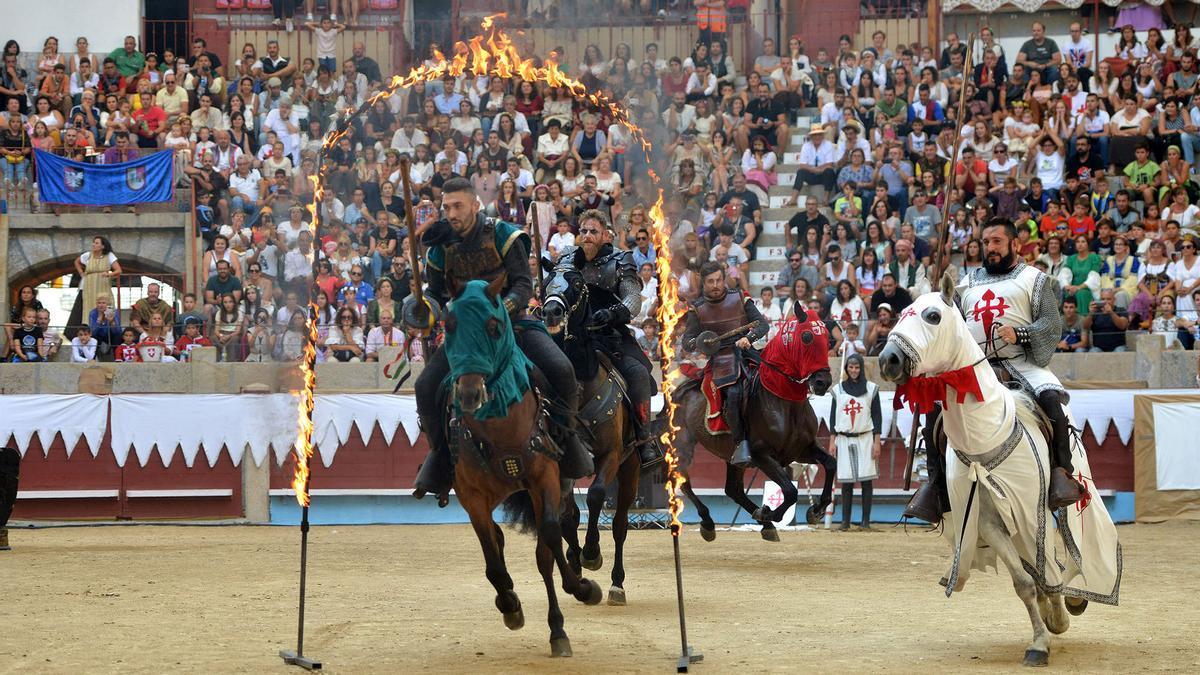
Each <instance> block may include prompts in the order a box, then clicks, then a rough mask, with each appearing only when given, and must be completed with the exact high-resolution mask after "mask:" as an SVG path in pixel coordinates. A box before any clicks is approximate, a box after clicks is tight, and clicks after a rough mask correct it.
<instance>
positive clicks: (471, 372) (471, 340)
mask: <svg viewBox="0 0 1200 675" xmlns="http://www.w3.org/2000/svg"><path fill="white" fill-rule="evenodd" d="M504 282H505V278H504V276H503V275H501V276H500V277H498V278H497V279H496V280H495V281H493V282H491V283H490V284H489V283H487V282H485V281H483V280H478V279H477V280H475V281H471V282H468V283H467V285H466V286H463V287H461V288H460V287H457V286H456V285H453V284H451V286H450V287H449V290H450V292H451V294H452V295H453V296H454V300H453V301H451V302H450V304H449V306H448V307H447V310H446V319H445V322H446V323H445V325H446V341H445V344H444V345H443V347H442V348H443V349H445V350H446V358H447V360H448V361H449V363H450V376H451V377H452V378H453V381H454V387H453V397H454V403H455V404H456V405H457V406H458V408H459V410H461V411H462V412H463V413H465V414H473V413H475V412H476V411H477V410H479V409H480V408H481V407H482V406H483V405H484V404H485V403H487V401H488V400H489V398H490V396H489V394H488V390H487V382H488V381H489V380H491V379H493V377H494V376H495V375H496V373H497V372H498V371H499V370H500V369H501V368H506V367H508V366H509V364H510V362H511V358H512V357H511V355H512V352H513V349H514V348H515V338H514V337H513V332H512V323H511V322H510V320H509V318H508V311H507V310H506V309H505V308H504V303H503V302H501V301H500V291H501V289H503V288H504Z"/></svg>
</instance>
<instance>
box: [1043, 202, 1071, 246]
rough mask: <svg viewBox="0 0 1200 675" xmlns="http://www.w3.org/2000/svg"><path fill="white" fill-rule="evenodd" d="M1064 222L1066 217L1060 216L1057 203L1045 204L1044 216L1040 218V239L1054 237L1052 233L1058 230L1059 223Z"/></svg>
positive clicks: (1060, 212)
mask: <svg viewBox="0 0 1200 675" xmlns="http://www.w3.org/2000/svg"><path fill="white" fill-rule="evenodd" d="M1066 221H1067V217H1066V216H1064V215H1063V214H1062V211H1061V209H1060V208H1059V204H1058V202H1055V201H1052V202H1049V203H1048V204H1046V215H1044V216H1042V222H1041V227H1040V228H1039V229H1040V230H1041V233H1042V237H1043V238H1045V237H1052V236H1054V231H1055V229H1057V228H1058V225H1059V223H1065V222H1066Z"/></svg>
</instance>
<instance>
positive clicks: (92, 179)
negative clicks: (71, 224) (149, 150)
mask: <svg viewBox="0 0 1200 675" xmlns="http://www.w3.org/2000/svg"><path fill="white" fill-rule="evenodd" d="M171 155H172V152H171V151H170V150H164V151H161V152H155V153H153V154H151V155H148V156H146V157H143V158H141V159H135V160H133V161H131V162H121V163H118V164H87V163H84V162H75V161H72V160H69V159H63V158H62V157H59V156H57V155H52V154H50V153H48V152H44V151H42V150H34V161H35V162H36V164H37V181H38V198H39V199H41V201H42V203H44V204H80V205H83V206H124V205H133V204H148V203H151V202H169V201H171V200H172V199H174V186H175V175H174V162H173V161H172V159H171Z"/></svg>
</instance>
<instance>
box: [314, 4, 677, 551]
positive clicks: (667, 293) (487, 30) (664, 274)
mask: <svg viewBox="0 0 1200 675" xmlns="http://www.w3.org/2000/svg"><path fill="white" fill-rule="evenodd" d="M503 16H504V15H503V14H496V15H492V16H489V17H486V18H485V19H483V21H482V22H481V24H480V28H481V30H482V32H481V33H480V34H479V35H476V36H475V37H473V38H471V39H470V40H469V41H468V42H462V41H459V42H457V43H455V46H454V52H455V53H454V55H453V56H452V57H451V58H449V59H446V58H445V56H444V55H442V54H441V53H440V52H439V53H437V54H436V56H437V60H436V62H435V63H434V64H433V65H426V64H424V63H422V64H421V65H419V66H417V67H415V68H412V69H411V70H409V72H408V73H407V74H405V75H395V76H393V77H392V78H391V80H390V81H389V82H388V84H387V85H386V86H385V87H384V88H383V89H382V90H380V91H379V92H377V93H375V94H374V95H373V96H371V97H369V98H368V99H367V100H366V101H364V102H363V104H362V105H361V106H359V107H358V108H347V109H344V110H341V111H339V112H340V115H339V122H338V124H337V127H336V128H335V129H333V130H331V131H330V132H329V133H328V134H326V135H325V138H324V141H323V143H322V145H321V151H320V153H319V154H318V160H317V164H318V167H319V169H318V173H317V175H315V176H313V178H312V180H313V184H314V191H313V192H314V197H313V203H312V204H310V205H309V211H310V213H311V215H312V224H311V227H312V228H313V236H314V239H315V237H316V234H317V233H316V227H317V214H318V208H319V205H320V203H321V201H322V199H323V196H324V190H325V182H326V180H327V178H328V173H327V170H326V168H325V165H324V157H325V153H326V152H328V150H329V149H330V148H332V147H334V146H335V145H336V144H337V143H338V141H339V140H340V139H341V138H343V137H345V136H346V135H347V134H349V133H350V130H351V129H350V122H349V120H350V119H352V118H353V117H356V116H358V115H361V114H364V113H366V112H367V111H368V110H370V108H371V107H372V106H374V105H375V103H377V102H378V101H380V100H383V99H387V98H389V97H391V96H393V95H394V94H395V93H396V92H397V91H399V90H401V89H404V88H408V87H411V86H413V85H414V84H416V83H417V82H428V81H433V80H438V79H441V78H442V77H444V76H453V77H458V76H460V75H464V74H467V75H474V76H476V77H481V76H491V75H495V76H498V77H501V78H504V79H511V78H513V77H518V78H520V79H522V80H525V81H531V82H539V83H546V84H549V85H551V86H553V87H561V88H565V89H566V90H567V91H569V92H570V93H571V95H572V96H573V97H575V98H576V99H582V100H585V101H587V102H589V103H590V104H592V105H593V106H595V107H597V108H600V109H602V110H603V111H605V112H606V113H607V114H608V115H609V116H610V117H611V119H613V120H614V121H616V122H617V123H620V124H623V125H625V126H626V127H627V128H629V129H630V131H631V135H632V137H633V139H634V140H635V141H637V143H638V144H639V145H640V147H641V149H642V152H643V153H645V154H646V155H647V156H648V155H649V153H650V152H651V150H652V145H651V143H650V141H649V140H647V139H646V137H645V134H644V133H643V132H642V129H641V128H640V127H639V126H638V125H637V123H636V122H635V121H634V120H633V119H631V118H630V115H629V112H628V110H626V109H625V107H624V106H623V105H622V104H621V103H620V102H618V101H612V100H610V99H608V98H607V97H606V96H604V95H603V94H598V93H592V92H590V91H588V89H587V87H586V86H585V85H584V84H583V83H582V82H580V81H579V80H576V79H575V78H573V77H571V76H570V75H568V74H566V73H564V72H563V71H562V70H561V69H560V68H559V65H558V64H557V63H555V62H554V61H552V60H549V61H545V62H544V63H542V64H541V65H538V64H537V63H536V62H535V61H534V59H532V58H526V57H523V56H522V55H521V53H520V51H519V50H518V49H517V47H516V45H515V44H514V43H513V41H512V39H511V38H510V37H509V36H508V35H507V34H506V33H505V32H504V31H503V30H502V29H501V28H500V27H499V26H498V25H497V24H496V20H497V19H499V18H502V17H503ZM649 175H650V178H651V180H652V181H653V182H654V184H655V185H656V186H657V185H660V184H661V182H660V180H659V177H658V176H657V175H656V174H655V173H654V171H653V170H650V172H649ZM662 204H663V191H662V188H661V187H659V188H658V198H657V201H656V202H655V204H654V206H653V207H652V208H651V209H650V211H649V213H648V217H649V219H650V221H651V223H652V224H653V225H654V227H653V233H652V236H653V239H654V245H655V247H656V250H659V251H667V250H669V248H670V247H669V238H670V232H669V230H668V228H667V227H665V224H666V221H665V218H664V215H663V209H662ZM408 206H409V208H411V204H409V205H408ZM656 266H657V269H656V273H657V275H658V280H659V284H658V289H659V295H660V297H659V303H658V305H659V309H658V316H657V319H658V321H659V324H660V326H662V330H661V331H660V333H659V342H660V347H661V351H660V353H661V354H662V364H661V365H662V368H663V372H664V373H668V372H670V362H671V360H672V359H673V357H674V354H675V328H676V327H677V326H678V325H679V323H680V322H681V320H682V319H683V316H684V313H685V311H686V307H684V306H682V305H681V303H680V298H679V293H678V284H677V282H676V281H675V280H674V278H673V277H672V276H671V268H670V256H669V255H660V256H658V257H657V262H656ZM309 333H310V341H309V342H310V344H309V345H308V346H307V347H306V352H305V358H304V359H302V360H301V362H300V369H301V372H302V374H303V380H302V381H303V382H304V388H303V390H302V391H301V392H300V397H299V398H300V403H299V432H298V434H297V438H296V448H295V458H296V471H295V478H294V480H293V481H292V487H293V489H294V491H295V494H296V499H297V501H298V502H299V503H300V506H302V507H307V506H308V504H309V494H308V462H309V459H310V458H311V456H312V451H313V447H312V439H311V437H312V407H313V388H314V383H315V372H314V370H313V365H314V363H315V358H316V352H315V350H314V349H313V347H312V343H315V341H316V325H315V322H312V321H310V322H309ZM663 379H664V381H666V380H669V378H668V377H664V378H663ZM664 394H665V396H664V398H665V399H666V407H665V408H664V410H665V412H666V413H667V415H668V419H671V417H672V413H673V412H674V404H673V402H672V400H671V396H670V392H669V387H668V388H667V391H665V392H664ZM677 429H678V428H677V427H676V426H675V425H674V424H673V423H669V424H668V425H667V430H666V432H665V433H664V434H663V437H662V441H663V445H664V448H665V449H666V455H667V463H668V476H669V479H668V484H667V486H666V489H667V492H668V497H669V499H670V504H671V508H670V511H671V529H672V533H673V534H675V535H676V536H678V533H679V531H680V529H681V527H682V525H681V524H680V521H679V519H678V516H679V513H680V512H681V511H682V507H683V504H682V500H680V499H678V498H677V497H676V490H677V488H679V487H680V486H681V485H682V484H683V480H684V479H683V477H682V476H681V475H680V474H679V472H678V471H677V470H676V467H677V464H678V458H677V457H676V456H675V454H674V452H673V442H672V441H673V439H674V437H675V433H676V431H677Z"/></svg>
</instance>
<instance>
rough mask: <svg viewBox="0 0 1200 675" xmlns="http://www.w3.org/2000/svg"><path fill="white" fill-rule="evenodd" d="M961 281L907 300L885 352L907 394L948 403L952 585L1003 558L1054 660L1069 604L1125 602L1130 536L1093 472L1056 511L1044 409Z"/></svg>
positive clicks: (889, 371) (1037, 643) (950, 280)
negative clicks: (1001, 375) (985, 344)
mask: <svg viewBox="0 0 1200 675" xmlns="http://www.w3.org/2000/svg"><path fill="white" fill-rule="evenodd" d="M954 285H955V276H954V275H951V274H947V275H946V276H945V277H943V278H942V281H941V292H940V293H927V294H925V295H922V296H921V297H919V298H917V299H916V301H914V302H913V304H912V305H911V306H910V308H909V309H906V310H905V311H904V313H903V314H902V316H901V320H900V321H899V322H898V323H897V325H896V327H895V329H893V331H892V333H891V336H890V337H889V338H888V343H887V346H886V347H885V348H884V350H883V352H882V353H881V354H880V359H879V361H880V371H881V373H882V374H883V377H884V378H885V379H888V380H892V381H894V382H897V384H898V390H897V396H900V395H902V394H904V395H905V396H906V398H908V399H909V401H910V402H912V403H916V402H919V400H920V399H922V398H923V396H922V394H924V398H925V399H926V401H928V400H929V399H938V400H941V401H942V405H943V407H944V413H943V415H942V419H943V420H944V422H943V424H944V428H945V432H946V437H947V439H948V440H949V445H950V448H948V449H947V456H946V481H947V487H948V489H949V493H950V501H951V505H952V506H951V512H950V513H948V514H946V518H945V519H944V522H945V523H946V534H947V536H949V537H951V538H952V540H951V542H950V544H951V548H952V550H953V555H954V557H953V561H952V563H951V566H950V570H949V572H948V573H947V575H946V577H945V578H943V579H942V580H941V583H942V585H944V586H945V587H946V595H947V596H949V595H950V594H951V593H952V592H953V591H956V590H961V589H962V587H963V586H964V585H965V583H966V580H967V577H968V576H969V574H970V570H971V569H972V568H974V569H979V570H984V569H988V568H995V567H996V560H997V559H999V560H1000V562H1002V563H1003V564H1004V566H1005V567H1007V568H1008V572H1009V574H1010V575H1011V576H1012V580H1013V586H1014V587H1015V588H1016V591H1017V595H1018V596H1019V597H1020V598H1021V601H1022V602H1024V603H1025V608H1026V609H1027V610H1028V611H1029V620H1030V622H1031V623H1032V624H1033V641H1032V642H1031V643H1030V644H1029V646H1028V648H1027V649H1026V651H1025V658H1024V665H1026V666H1044V665H1047V664H1048V663H1049V656H1050V633H1054V634H1056V635H1057V634H1061V633H1063V632H1065V631H1066V630H1067V628H1068V627H1069V626H1070V617H1069V616H1068V611H1069V612H1070V613H1071V614H1075V615H1079V614H1082V613H1083V610H1084V608H1086V606H1087V602H1088V600H1096V601H1097V602H1102V603H1106V604H1116V602H1117V595H1118V589H1119V585H1120V577H1121V557H1120V556H1121V553H1120V544H1119V543H1118V542H1117V538H1116V528H1115V527H1114V526H1113V524H1112V520H1111V519H1110V518H1109V517H1108V513H1107V511H1105V510H1104V505H1103V502H1101V500H1100V497H1099V495H1098V494H1096V491H1095V486H1094V485H1093V484H1092V482H1091V481H1090V480H1085V481H1083V482H1084V484H1085V486H1086V487H1087V490H1088V494H1089V497H1088V498H1085V499H1083V500H1080V502H1079V503H1077V504H1076V505H1074V506H1071V507H1067V508H1064V509H1061V510H1060V511H1059V512H1058V513H1057V514H1053V513H1052V512H1051V511H1050V510H1049V508H1048V506H1047V491H1048V488H1049V482H1050V459H1049V446H1048V444H1047V441H1046V437H1045V436H1044V435H1043V423H1042V418H1041V415H1040V411H1039V410H1038V409H1037V405H1036V403H1035V402H1034V401H1033V400H1032V399H1031V398H1030V397H1029V396H1027V395H1026V394H1025V393H1024V392H1021V391H1013V390H1011V389H1009V388H1008V387H1006V386H1004V385H1003V384H1001V383H1000V381H999V380H998V379H997V378H996V375H995V373H993V372H992V369H991V366H990V365H989V364H988V363H987V361H986V358H985V356H984V352H983V350H982V349H981V348H980V347H979V345H977V344H976V343H975V341H974V340H973V339H972V337H971V334H970V331H969V330H968V328H967V325H966V322H965V321H964V320H963V318H962V315H961V314H960V313H959V310H958V308H957V307H956V306H955V304H954ZM969 392H973V393H969ZM1075 445H1076V448H1075V457H1073V461H1074V464H1075V468H1076V470H1078V471H1079V472H1080V475H1081V476H1085V477H1086V475H1087V473H1088V472H1089V471H1090V469H1089V467H1088V464H1087V457H1086V455H1085V454H1083V450H1082V446H1081V445H1080V444H1078V443H1077V444H1075ZM1052 515H1053V516H1055V517H1056V518H1057V528H1055V521H1054V519H1052V518H1051V516H1052ZM1085 516H1086V518H1085ZM1056 531H1057V536H1056ZM1076 542H1079V544H1078V545H1077V544H1076ZM1060 553H1061V554H1062V555H1061V556H1060V555H1059V554H1060ZM1060 558H1061V560H1060ZM1064 596H1066V598H1067V599H1066V601H1065V602H1064Z"/></svg>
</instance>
